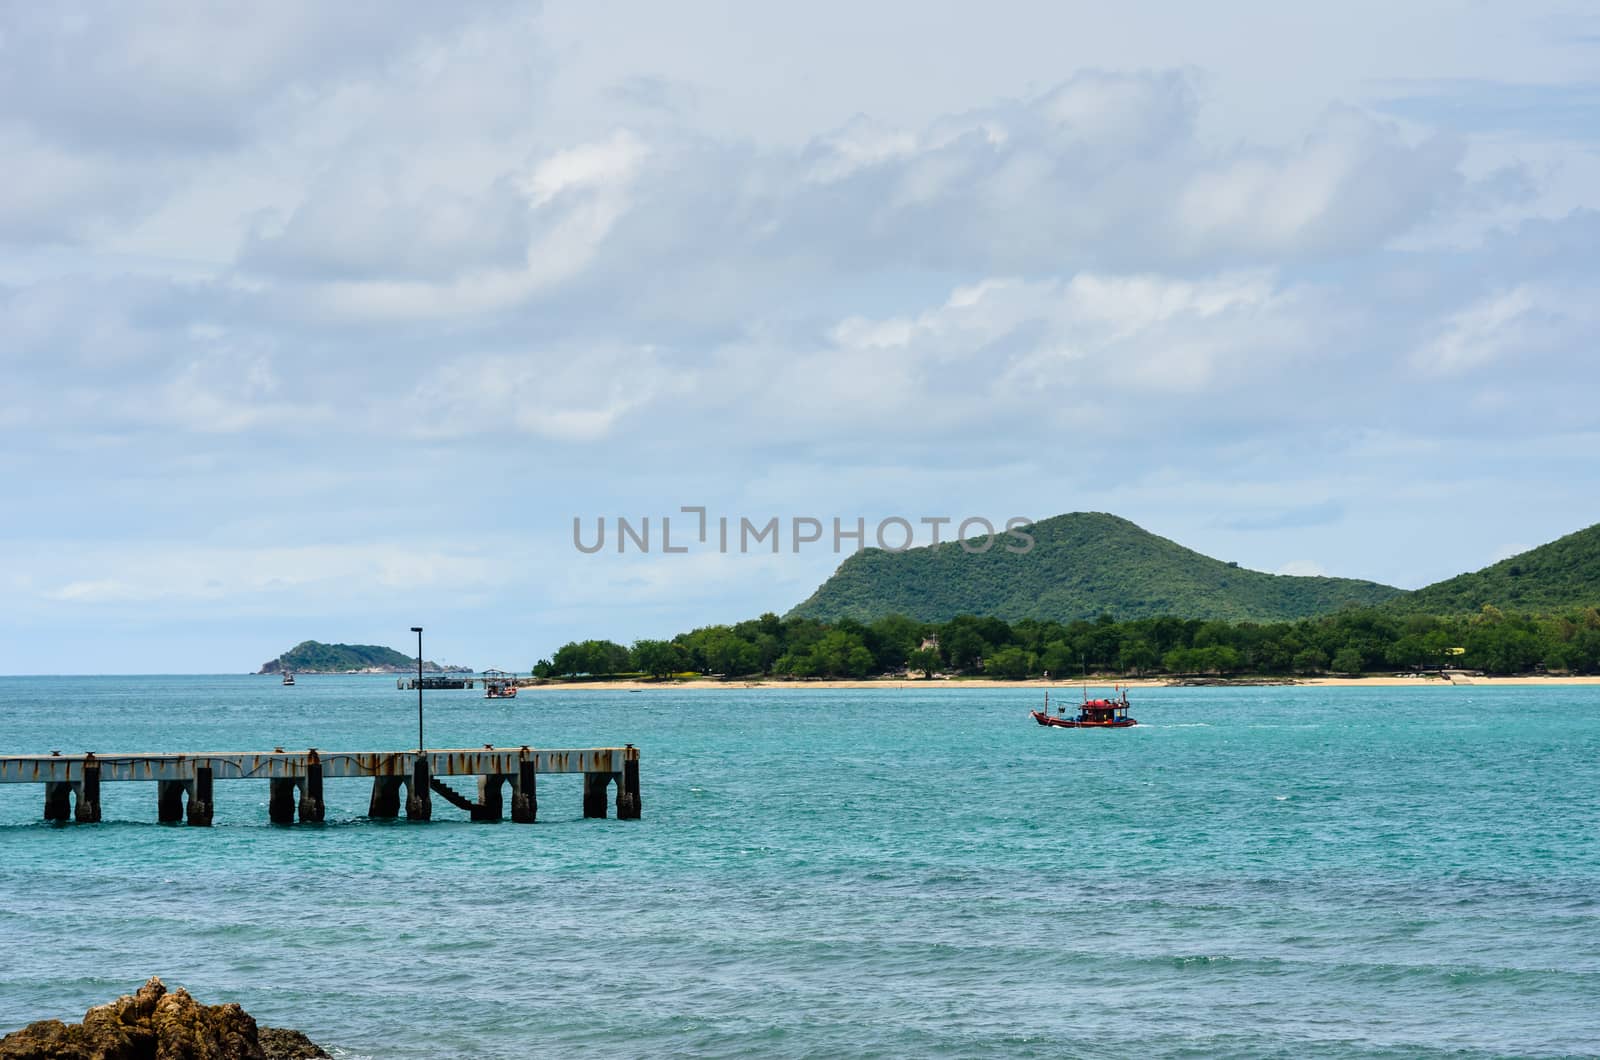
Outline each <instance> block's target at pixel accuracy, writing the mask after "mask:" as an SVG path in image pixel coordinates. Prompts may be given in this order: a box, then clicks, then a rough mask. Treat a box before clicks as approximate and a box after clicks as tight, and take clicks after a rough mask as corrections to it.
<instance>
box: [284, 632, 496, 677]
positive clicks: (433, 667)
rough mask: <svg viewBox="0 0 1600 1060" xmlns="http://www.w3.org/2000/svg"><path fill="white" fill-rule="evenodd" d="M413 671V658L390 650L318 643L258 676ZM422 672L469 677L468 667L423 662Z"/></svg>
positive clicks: (308, 644)
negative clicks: (285, 673)
mask: <svg viewBox="0 0 1600 1060" xmlns="http://www.w3.org/2000/svg"><path fill="white" fill-rule="evenodd" d="M416 669H417V659H416V656H414V655H405V654H403V653H401V652H398V651H395V650H394V649H393V648H385V647H382V646H380V645H377V644H323V643H321V642H320V641H315V640H306V641H301V642H300V643H299V644H296V645H295V646H294V647H292V648H290V649H289V650H288V651H286V652H284V653H283V654H282V655H280V656H278V657H277V658H276V659H269V660H267V661H266V662H264V663H262V664H261V669H259V670H257V671H256V672H257V673H259V674H277V673H283V672H284V671H288V672H289V673H296V674H398V673H413V672H415V671H416ZM422 669H423V670H424V671H425V672H428V673H436V674H438V673H447V674H470V673H472V672H473V671H472V667H470V666H441V665H440V664H438V663H436V662H429V661H427V660H424V661H423V663H422Z"/></svg>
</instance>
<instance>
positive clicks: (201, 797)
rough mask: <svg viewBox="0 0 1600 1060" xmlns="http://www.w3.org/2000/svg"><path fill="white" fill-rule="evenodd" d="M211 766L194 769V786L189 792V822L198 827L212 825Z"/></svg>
mask: <svg viewBox="0 0 1600 1060" xmlns="http://www.w3.org/2000/svg"><path fill="white" fill-rule="evenodd" d="M211 780H212V776H211V767H210V766H201V767H199V768H198V769H196V770H195V771H194V788H193V790H191V791H190V792H189V823H190V824H192V825H194V826H195V827H197V828H210V827H211V813H212V808H213V804H212V801H211Z"/></svg>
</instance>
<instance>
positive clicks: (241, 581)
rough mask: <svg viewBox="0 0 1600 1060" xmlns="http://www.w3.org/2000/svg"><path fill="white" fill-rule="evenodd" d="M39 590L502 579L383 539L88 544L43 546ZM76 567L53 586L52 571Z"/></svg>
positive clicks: (151, 592)
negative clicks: (69, 550)
mask: <svg viewBox="0 0 1600 1060" xmlns="http://www.w3.org/2000/svg"><path fill="white" fill-rule="evenodd" d="M34 556H35V562H36V563H37V564H38V565H39V568H40V570H41V571H42V572H46V573H45V574H44V576H41V577H38V578H36V579H35V582H36V584H37V585H38V589H37V591H38V592H39V594H40V595H41V596H42V597H43V598H45V599H47V600H51V601H55V602H57V603H63V604H71V605H78V606H90V605H96V604H128V603H154V602H158V601H169V602H170V601H178V602H182V601H191V602H193V601H205V600H214V601H215V600H231V601H234V602H235V603H237V602H240V601H241V600H242V599H243V598H248V597H255V596H269V597H270V596H284V597H293V598H294V599H297V600H301V601H305V600H309V599H316V598H322V599H326V598H331V597H335V596H337V595H339V594H343V593H348V592H349V591H351V587H353V586H356V587H360V590H361V591H363V592H384V593H390V592H396V591H402V590H424V589H426V590H431V589H435V588H439V587H442V586H444V587H452V588H458V589H462V590H468V589H480V588H483V587H484V586H486V585H488V584H490V583H491V582H492V581H493V580H494V579H495V578H496V577H497V575H496V564H495V563H494V562H493V561H492V560H490V559H489V558H487V557H484V556H481V555H473V554H471V553H466V552H459V551H430V550H426V549H418V548H412V547H405V546H397V545H390V544H381V543H372V544H369V543H362V544H350V545H293V546H284V547H264V548H226V547H216V546H203V545H201V546H196V545H168V544H160V543H151V544H147V545H144V546H137V547H121V548H116V549H110V548H88V549H81V550H78V551H76V552H75V553H73V554H71V555H68V554H64V553H63V552H62V551H61V550H59V549H52V548H48V547H43V548H40V549H39V550H38V551H37V552H36V553H35V554H34ZM61 570H72V571H75V572H76V573H75V575H74V576H71V577H69V578H59V575H57V579H58V580H56V581H55V582H54V584H53V585H52V584H51V583H50V582H49V580H48V578H49V575H51V574H55V572H58V571H61Z"/></svg>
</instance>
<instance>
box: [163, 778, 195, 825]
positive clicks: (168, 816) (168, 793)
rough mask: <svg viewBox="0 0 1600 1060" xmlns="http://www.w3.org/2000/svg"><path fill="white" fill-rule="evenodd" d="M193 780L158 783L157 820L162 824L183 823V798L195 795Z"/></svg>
mask: <svg viewBox="0 0 1600 1060" xmlns="http://www.w3.org/2000/svg"><path fill="white" fill-rule="evenodd" d="M193 783H194V782H193V781H191V780H158V781H156V820H157V821H160V822H161V823H162V824H182V823H183V798H184V796H185V795H188V796H189V797H190V798H191V799H192V798H193V793H192V789H191V785H193Z"/></svg>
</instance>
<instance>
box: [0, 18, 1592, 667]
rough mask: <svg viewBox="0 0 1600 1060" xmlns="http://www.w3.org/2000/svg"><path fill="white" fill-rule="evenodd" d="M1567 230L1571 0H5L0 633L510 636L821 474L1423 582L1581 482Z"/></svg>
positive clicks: (631, 618)
mask: <svg viewBox="0 0 1600 1060" xmlns="http://www.w3.org/2000/svg"><path fill="white" fill-rule="evenodd" d="M1596 246H1600V14H1596V13H1594V8H1593V7H1592V5H1588V4H1584V3H1564V2H1557V3H1541V2H1538V0H1530V2H1527V3H1522V4H1516V5H1511V4H1504V3H1488V2H1473V0H1463V2H1442V0H1414V2H1408V3H1404V4H1396V3H1393V2H1392V0H1385V2H1382V3H1378V2H1369V0H1346V2H1343V3H1340V4H1320V5H1312V4H1282V3H1268V2H1254V0H1249V2H1245V0H1219V2H1218V3H1213V4H1206V5H1193V4H1180V3H1170V4H1153V3H1140V2H1128V3H1121V4H1116V5H1105V4H1099V3H1068V2H1049V3H1045V2H1038V3H1021V2H1008V0H996V2H993V3H988V4H983V5H974V4H970V3H944V2H939V0H917V2H914V3H913V2H902V0H883V2H879V3H874V4H867V5H863V4H859V3H841V2H833V0H818V2H814V3H810V4H804V5H762V4H739V3H732V2H711V0H680V2H677V3H673V4H622V3H616V2H611V0H588V2H581V3H580V2H570V3H568V2H559V3H549V4H546V5H543V6H535V5H531V4H501V3H479V4H470V5H466V4H463V5H446V4H436V3H421V2H418V3H390V2H384V3H378V2H361V0H352V2H349V3H343V4H325V3H312V2H306V3H301V2H292V0H285V2H278V3H273V4H260V3H243V2H240V3H230V2H219V3H215V4H209V5H201V6H196V5H192V4H181V3H176V2H174V3H128V4H111V3H88V4H86V3H77V2H73V0H67V2H64V3H60V4H20V3H10V4H3V5H0V366H3V368H4V381H5V386H4V388H3V390H0V476H3V481H4V483H5V486H4V494H3V497H4V500H3V502H0V548H3V549H4V552H5V555H6V557H7V562H6V563H5V564H4V565H3V566H0V592H3V593H4V597H5V600H6V606H5V608H4V611H3V612H0V673H10V674H18V673H143V672H175V673H176V672H244V671H250V670H254V669H256V668H257V667H259V666H260V665H261V663H262V662H264V661H265V660H267V659H270V658H274V657H275V656H276V655H277V654H278V653H279V652H281V651H283V650H285V649H287V648H289V647H290V646H292V645H293V644H295V643H297V642H298V641H301V640H305V639H315V640H322V641H330V642H332V641H342V642H347V643H376V644H385V645H390V646H394V647H398V648H400V649H402V650H407V651H409V650H410V645H411V643H412V640H411V634H410V633H409V632H408V630H409V627H411V626H414V625H421V626H424V627H425V629H426V632H425V653H426V654H427V655H428V657H429V658H433V659H438V660H441V661H447V662H452V663H457V664H462V665H468V666H474V667H477V668H480V669H482V668H486V667H492V666H498V667H502V668H505V669H520V670H526V669H528V668H529V667H531V666H532V664H533V663H534V661H535V660H536V659H538V658H540V657H547V656H549V655H550V654H551V653H552V652H553V651H554V649H555V648H556V647H557V646H559V645H560V644H562V643H564V642H566V641H569V640H575V639H583V638H588V637H607V638H610V639H615V640H619V641H622V642H624V643H628V642H630V641H632V640H634V639H636V638H641V637H665V636H670V635H672V634H675V633H678V632H683V631H686V630H689V629H692V628H695V627H697V626H702V625H708V624H712V623H717V622H731V621H738V620H741V619H744V618H749V617H754V616H755V615H757V614H760V613H761V612H764V611H776V612H779V613H782V612H784V611H786V610H787V609H789V608H790V607H792V606H794V605H795V604H796V603H798V602H800V601H801V600H802V599H804V598H805V597H806V596H807V595H809V594H810V592H811V591H812V590H813V589H814V588H815V587H816V585H817V584H818V583H819V582H821V581H822V580H823V579H824V578H826V577H827V575H828V574H829V573H830V572H831V571H832V570H833V569H834V568H835V567H836V566H837V565H838V563H839V562H841V561H842V559H843V558H844V557H845V555H846V554H848V550H849V549H850V548H852V547H854V542H853V541H852V540H850V539H848V538H846V539H842V540H841V541H840V542H839V546H840V548H842V549H843V550H844V551H836V550H835V548H834V541H833V539H832V536H833V535H832V533H831V530H832V521H833V520H834V519H838V520H840V521H841V526H842V527H844V528H845V529H847V530H849V529H854V528H855V526H856V524H857V520H862V521H863V523H864V525H865V527H866V537H867V542H866V543H867V544H872V543H874V542H873V537H874V532H875V528H876V527H878V526H879V525H880V524H881V523H882V521H883V520H885V519H896V518H898V519H904V520H905V521H906V522H908V523H910V524H911V525H912V527H913V528H914V529H915V530H917V531H918V534H919V536H918V538H917V540H918V541H926V540H928V537H929V534H931V532H932V529H933V527H934V524H932V523H927V522H924V521H923V520H925V519H926V520H936V519H949V520H951V523H950V524H939V525H940V526H941V527H942V529H943V533H944V535H945V536H946V538H948V536H949V535H950V529H951V527H955V526H958V525H959V524H960V523H961V522H962V521H963V520H966V519H977V518H985V519H988V520H990V521H991V522H992V523H994V524H995V525H996V526H999V525H1001V524H1003V523H1004V521H1005V520H1006V519H1008V518H1011V517H1021V518H1025V519H1043V518H1046V517H1048V516H1051V515H1056V514H1059V513H1063V512H1070V511H1109V512H1114V513H1116V514H1118V515H1121V516H1124V517H1126V518H1129V519H1132V520H1133V521H1135V522H1137V523H1139V524H1140V525H1142V526H1144V527H1146V528H1147V529H1149V530H1151V531H1153V532H1155V533H1158V534H1161V535H1162V536H1165V537H1168V538H1171V539H1173V540H1176V541H1178V542H1179V543H1181V544H1184V545H1186V546H1188V547H1191V548H1194V549H1197V550H1199V551H1201V552H1204V553H1207V554H1208V555H1213V556H1216V557H1218V558H1220V559H1224V560H1229V561H1233V562H1238V563H1240V564H1241V565H1243V566H1246V567H1251V568H1255V569H1259V570H1265V571H1271V572H1281V573H1297V574H1306V573H1311V574H1315V573H1328V574H1337V575H1342V576H1349V577H1358V578H1368V579H1373V580H1376V581H1381V582H1386V583H1389V584H1393V585H1398V586H1402V587H1407V588H1410V587H1416V586H1420V585H1423V584H1426V583H1428V582H1431V581H1434V580H1437V579H1439V578H1443V577H1448V576H1450V575H1453V574H1456V573H1459V572H1461V571H1464V570H1469V569H1475V568H1478V567H1481V566H1484V565H1486V564H1488V563H1491V562H1494V561H1496V560H1498V559H1501V558H1504V557H1505V556H1508V555H1511V554H1513V553H1515V552H1517V551H1521V550H1523V549H1526V548H1529V547H1532V546H1535V545H1538V544H1540V543H1543V542H1545V541H1548V540H1551V539H1553V538H1555V537H1558V536H1560V535H1562V534H1565V533H1569V532H1571V531H1574V530H1577V529H1580V528H1582V527H1585V526H1589V525H1591V524H1593V523H1595V522H1597V521H1600V499H1597V498H1600V489H1597V487H1600V467H1597V462H1596V457H1595V455H1594V454H1595V453H1597V452H1600V445H1597V443H1600V423H1597V413H1596V411H1595V410H1596V409H1597V408H1600V403H1597V401H1596V398H1597V396H1600V395H1597V393H1596V391H1597V384H1596V379H1597V378H1600V373H1597V372H1596V371H1595V369H1594V367H1593V364H1594V361H1595V352H1596V351H1595V336H1596V334H1597V333H1600V329H1597V326H1596V325H1597V324H1600V257H1597V255H1596V254H1595V247H1596ZM684 508H691V509H702V508H703V509H704V510H705V516H706V526H707V531H708V532H707V534H706V536H705V539H704V541H702V540H701V538H700V533H699V519H700V513H699V512H697V511H690V512H685V511H683V509H684ZM619 517H620V518H623V519H627V520H629V523H630V526H632V527H634V528H635V529H636V530H637V529H638V528H640V527H642V525H643V523H644V521H645V520H647V519H648V520H649V522H650V524H651V527H652V537H651V539H650V546H651V547H650V548H649V549H648V550H645V549H641V548H639V547H638V545H637V541H635V540H633V539H624V550H623V551H621V552H620V553H619V551H618V549H617V547H616V546H617V537H618V535H617V533H616V520H617V519H618V518H619ZM602 518H604V519H606V520H607V524H608V525H607V529H608V532H609V533H610V537H609V538H608V539H607V540H606V546H605V547H603V548H601V549H600V550H598V551H595V552H592V553H590V552H585V551H583V550H581V549H580V548H578V547H576V543H580V542H581V543H584V544H592V543H593V541H594V540H595V535H596V533H597V529H598V526H599V523H598V521H599V520H600V519H602ZM663 519H668V520H670V521H671V530H670V533H671V535H672V539H671V543H672V546H673V548H674V551H672V552H670V553H669V552H667V551H665V550H664V548H663V545H664V544H665V543H664V542H663V541H662V540H661V532H662V521H663ZM720 519H729V520H730V522H731V525H732V526H733V528H734V532H733V533H732V535H731V536H732V538H733V540H732V541H730V547H729V548H728V550H727V551H726V552H724V551H722V550H721V549H720V547H719V542H718V526H719V520H720ZM742 519H748V520H749V521H750V522H751V524H752V526H755V527H764V526H765V525H766V524H767V522H768V521H769V520H771V519H778V520H779V541H778V551H777V552H776V553H774V552H773V551H772V549H771V547H770V545H769V543H768V540H767V539H763V540H761V541H758V542H756V543H754V545H753V546H751V547H745V548H741V547H740V542H739V538H740V534H739V532H738V530H739V528H740V526H741V522H740V520H742ZM796 519H801V520H809V519H815V520H816V521H817V523H818V524H820V525H821V526H822V527H823V531H824V532H823V534H822V540H821V541H820V542H802V543H800V544H799V545H798V548H797V547H796V544H795V542H794V540H793V538H795V536H796V535H795V534H794V533H793V530H794V529H795V526H796V524H795V522H794V520H796ZM575 525H576V526H577V528H578V532H577V533H576V535H575ZM891 525H893V526H897V525H898V524H891ZM969 525H970V526H972V527H976V526H977V525H978V524H969ZM800 526H801V527H802V528H809V527H810V526H811V524H810V523H808V522H803V523H801V524H800ZM973 532H978V531H977V530H976V529H974V530H973ZM800 536H807V534H802V535H800ZM889 540H890V541H898V540H899V531H898V530H893V531H892V532H891V533H890V535H889ZM680 549H681V551H678V550H680Z"/></svg>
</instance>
